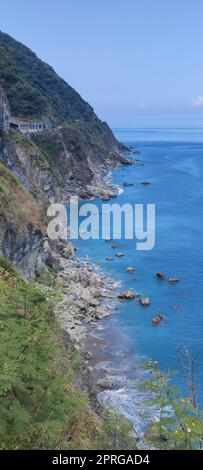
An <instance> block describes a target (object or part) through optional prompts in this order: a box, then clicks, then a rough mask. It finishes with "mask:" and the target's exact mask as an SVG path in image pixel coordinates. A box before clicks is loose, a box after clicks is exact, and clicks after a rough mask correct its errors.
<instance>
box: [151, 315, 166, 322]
mask: <svg viewBox="0 0 203 470" xmlns="http://www.w3.org/2000/svg"><path fill="white" fill-rule="evenodd" d="M163 320H165V317H164V315H162V314H160V315H156V317H154V318H152V324H153V325H159V323H161V321H163Z"/></svg>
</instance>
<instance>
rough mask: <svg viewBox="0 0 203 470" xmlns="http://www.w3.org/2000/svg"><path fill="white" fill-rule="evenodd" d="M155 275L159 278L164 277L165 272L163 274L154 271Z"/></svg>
mask: <svg viewBox="0 0 203 470" xmlns="http://www.w3.org/2000/svg"><path fill="white" fill-rule="evenodd" d="M156 277H158V278H159V279H164V278H165V274H164V273H161V272H158V273H156Z"/></svg>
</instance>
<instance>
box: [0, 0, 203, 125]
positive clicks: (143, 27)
mask: <svg viewBox="0 0 203 470" xmlns="http://www.w3.org/2000/svg"><path fill="white" fill-rule="evenodd" d="M202 21H203V2H202V0H193V1H192V0H184V1H183V0H165V1H163V0H102V1H95V0H58V2H56V1H55V0H43V1H42V0H35V1H33V0H31V1H29V2H28V1H26V0H9V2H8V1H5V0H1V5H0V29H1V30H2V31H4V32H7V33H9V34H10V35H11V36H13V37H14V38H15V39H18V40H19V41H21V42H23V43H24V44H26V45H27V46H29V47H30V48H31V49H32V50H33V51H35V52H36V53H37V55H38V56H39V57H41V58H42V59H43V60H44V61H46V62H48V63H49V64H50V65H52V66H53V67H54V68H55V70H56V71H57V72H58V73H59V75H61V76H62V77H63V78H64V79H65V80H66V81H68V83H70V84H71V85H72V86H73V87H74V88H76V89H77V90H78V91H79V92H80V93H81V95H82V96H83V97H84V98H85V99H86V100H87V101H89V102H90V103H91V104H92V105H93V107H94V109H95V111H96V112H97V114H99V116H100V117H102V118H103V119H106V120H108V121H110V122H113V123H115V124H116V123H119V124H120V125H121V123H122V122H124V121H129V122H130V121H131V120H140V122H141V120H142V119H143V118H149V119H153V118H162V117H164V118H171V117H173V118H177V117H180V116H181V117H185V118H197V119H200V118H203V60H202V50H203V27H202Z"/></svg>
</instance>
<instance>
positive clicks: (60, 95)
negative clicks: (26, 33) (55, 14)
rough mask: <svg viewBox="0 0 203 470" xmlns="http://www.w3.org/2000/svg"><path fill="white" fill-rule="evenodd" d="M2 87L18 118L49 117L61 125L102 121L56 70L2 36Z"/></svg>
mask: <svg viewBox="0 0 203 470" xmlns="http://www.w3.org/2000/svg"><path fill="white" fill-rule="evenodd" d="M0 85H1V86H2V88H4V90H5V91H6V93H7V96H8V99H9V103H10V107H11V113H12V114H14V115H15V116H19V117H28V116H29V117H41V116H43V115H45V116H49V117H50V118H51V119H53V120H55V121H58V122H65V121H73V120H74V119H80V120H85V121H98V119H97V117H96V115H95V114H94V111H93V109H92V108H91V106H90V105H89V104H88V103H86V102H85V101H84V100H83V99H82V98H81V97H80V95H79V94H78V93H77V92H76V91H75V90H74V89H73V88H72V87H71V86H70V85H68V84H67V83H66V82H65V81H64V80H63V79H61V78H60V77H59V76H58V75H57V74H56V72H55V71H54V70H53V68H52V67H50V66H49V65H47V64H45V63H44V62H42V61H41V60H40V59H38V57H37V56H36V54H34V52H32V51H31V50H30V49H28V48H27V47H26V46H24V45H23V44H21V43H20V42H17V41H15V39H13V38H12V37H10V36H9V35H8V34H4V33H2V32H0Z"/></svg>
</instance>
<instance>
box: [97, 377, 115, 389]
mask: <svg viewBox="0 0 203 470" xmlns="http://www.w3.org/2000/svg"><path fill="white" fill-rule="evenodd" d="M97 385H99V387H102V388H106V389H109V388H112V387H113V381H112V380H111V379H110V378H108V377H104V378H103V379H100V380H98V382H97Z"/></svg>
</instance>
